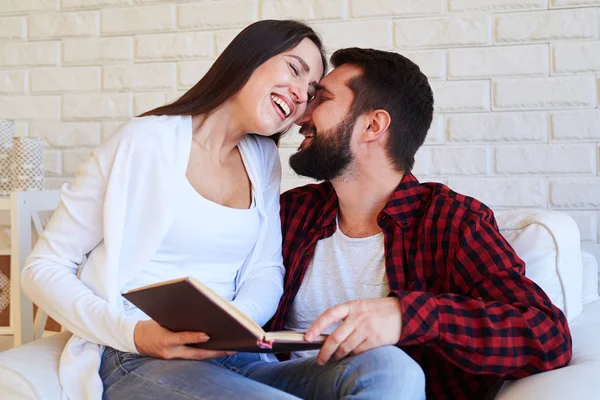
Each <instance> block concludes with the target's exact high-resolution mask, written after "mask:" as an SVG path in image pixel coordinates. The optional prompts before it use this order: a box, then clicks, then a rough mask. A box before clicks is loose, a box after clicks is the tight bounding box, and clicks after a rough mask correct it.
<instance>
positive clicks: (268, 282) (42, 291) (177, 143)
mask: <svg viewBox="0 0 600 400" xmlns="http://www.w3.org/2000/svg"><path fill="white" fill-rule="evenodd" d="M191 143H192V122H191V117H189V116H184V117H179V116H177V117H171V116H168V117H167V116H161V117H154V116H153V117H143V118H134V119H132V120H131V121H129V122H128V123H126V124H125V125H123V126H122V127H121V128H120V129H119V130H118V131H117V132H116V133H115V134H113V135H112V136H111V137H110V138H109V139H108V140H107V141H106V142H105V143H104V144H102V145H101V146H100V147H99V148H98V149H97V150H96V151H95V152H93V153H92V156H91V158H90V159H88V160H87V161H86V162H84V163H83V164H82V166H81V167H80V169H79V170H78V173H77V175H76V178H75V181H74V183H73V184H72V185H64V186H63V188H62V192H61V203H60V205H59V207H58V208H57V210H56V211H55V212H54V214H53V216H52V219H51V220H50V222H49V224H48V226H47V227H46V230H45V232H44V234H43V235H42V236H41V237H40V239H39V241H38V243H37V244H36V246H35V247H34V249H33V251H32V253H31V255H30V256H29V257H28V258H27V260H26V262H25V268H24V270H23V273H22V285H23V289H24V291H25V293H27V295H28V296H29V297H30V298H31V299H32V300H33V301H34V302H35V303H36V304H37V305H38V306H39V307H40V308H42V309H43V310H45V311H46V312H47V313H48V314H49V315H50V316H51V317H52V318H54V319H55V320H57V321H58V322H59V323H60V324H61V325H62V326H64V327H65V328H66V329H68V330H69V331H71V332H73V337H72V338H71V339H70V340H69V342H68V343H67V346H66V347H65V349H64V351H63V354H62V357H61V360H60V366H59V377H60V381H61V385H62V387H63V398H68V399H77V400H79V399H100V398H101V396H102V381H101V379H100V376H99V374H98V369H99V366H100V360H101V357H100V356H101V351H102V350H103V349H104V347H103V346H111V347H114V348H116V349H118V350H121V351H127V352H134V353H135V352H137V349H136V347H135V343H134V340H133V332H134V328H135V325H136V323H137V319H135V318H133V317H131V316H127V315H126V314H125V312H124V309H123V300H122V297H121V295H120V294H121V288H122V287H123V285H124V283H125V282H127V281H128V280H130V279H131V278H132V277H134V276H135V275H136V274H138V273H139V272H140V270H141V269H142V268H144V266H146V265H147V264H148V262H149V261H150V260H151V257H152V256H153V254H154V252H155V251H156V250H157V248H158V246H159V245H160V243H161V242H162V240H163V238H164V237H165V235H166V233H167V231H168V229H169V227H170V224H171V222H172V221H173V217H174V211H175V210H176V209H177V208H178V200H179V197H180V196H177V193H178V191H179V190H180V188H181V185H183V184H187V182H186V181H185V179H187V178H186V177H185V173H186V169H187V164H188V159H189V154H190V150H191ZM239 149H240V153H241V154H242V158H243V160H244V163H245V167H246V170H247V172H248V175H249V177H250V180H251V182H252V184H253V185H254V187H255V188H257V189H258V190H256V191H255V194H256V198H255V201H256V206H257V208H258V210H259V215H260V230H259V235H258V238H257V242H256V245H255V247H254V249H253V251H252V252H251V254H250V256H249V257H248V259H247V261H246V262H245V263H244V265H243V266H242V269H241V270H240V271H239V272H238V275H237V278H236V292H237V293H236V298H235V299H234V301H233V303H234V304H235V305H236V306H237V307H238V308H239V309H240V310H241V311H243V312H244V313H246V314H247V315H248V316H249V317H251V318H252V319H253V320H254V321H256V322H257V323H258V324H259V325H263V324H264V323H266V322H267V320H268V319H269V318H270V317H271V316H272V315H273V314H274V313H275V311H276V308H277V304H278V301H279V298H280V296H281V294H282V292H283V283H282V282H283V274H284V269H283V261H282V257H281V225H280V220H279V185H280V179H281V166H280V162H279V155H278V151H277V148H276V146H275V144H274V142H273V141H272V140H271V139H268V138H261V137H256V136H251V135H247V136H245V137H244V139H243V140H242V141H241V142H240V144H239ZM207 229H210V227H207ZM88 253H89V257H88V258H87V260H86V257H85V256H86V255H87V254H88ZM84 262H85V263H84ZM78 272H79V273H80V279H78V278H77V273H78ZM257 293H258V294H260V296H257V295H256V294H257Z"/></svg>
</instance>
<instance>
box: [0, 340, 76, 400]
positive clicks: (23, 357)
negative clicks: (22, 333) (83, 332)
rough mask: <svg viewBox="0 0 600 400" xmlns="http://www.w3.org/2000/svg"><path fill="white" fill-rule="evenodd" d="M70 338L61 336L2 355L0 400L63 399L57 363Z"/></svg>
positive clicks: (32, 343)
mask: <svg viewBox="0 0 600 400" xmlns="http://www.w3.org/2000/svg"><path fill="white" fill-rule="evenodd" d="M70 337H71V333H70V332H62V333H58V334H55V335H52V336H49V337H45V338H43V339H40V340H36V341H34V342H31V343H27V344H25V345H23V346H19V347H16V348H14V349H10V350H7V351H4V352H2V353H0V393H2V395H1V396H0V397H1V398H2V399H11V400H25V399H38V400H57V399H60V397H61V393H62V389H61V387H60V383H59V381H58V361H59V360H60V355H61V354H62V351H63V348H64V347H65V344H66V343H67V340H69V338H70Z"/></svg>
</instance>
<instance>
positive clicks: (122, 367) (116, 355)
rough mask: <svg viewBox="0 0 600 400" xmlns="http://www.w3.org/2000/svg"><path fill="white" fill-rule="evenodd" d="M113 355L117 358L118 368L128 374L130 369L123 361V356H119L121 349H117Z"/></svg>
mask: <svg viewBox="0 0 600 400" xmlns="http://www.w3.org/2000/svg"><path fill="white" fill-rule="evenodd" d="M113 357H114V358H115V364H116V365H117V368H119V369H120V370H121V372H123V374H125V375H127V374H128V373H129V371H128V370H127V369H126V368H125V367H124V366H123V364H122V363H121V357H119V351H115V352H114V353H113Z"/></svg>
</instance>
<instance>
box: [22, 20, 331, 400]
mask: <svg viewBox="0 0 600 400" xmlns="http://www.w3.org/2000/svg"><path fill="white" fill-rule="evenodd" d="M325 67H326V61H325V57H324V51H323V48H322V45H321V41H320V39H319V38H318V36H317V35H316V34H315V32H314V31H313V30H312V29H311V28H309V27H307V26H306V25H304V24H302V23H299V22H296V21H273V20H270V21H260V22H257V23H255V24H252V25H250V26H249V27H247V28H246V29H244V30H243V31H242V32H241V33H240V34H239V35H238V36H237V37H236V38H235V39H234V40H233V41H232V43H231V44H230V45H229V46H228V47H227V48H226V49H225V51H224V52H223V53H222V54H221V56H220V57H219V58H218V59H217V61H216V62H215V63H214V65H213V66H212V67H211V69H210V70H209V71H208V73H207V74H206V75H205V76H204V77H203V78H202V79H201V80H200V81H199V82H198V83H197V84H196V85H195V86H194V87H193V88H192V89H190V90H189V91H188V92H187V93H185V94H184V95H183V96H182V97H181V98H180V99H178V100H177V101H175V102H174V103H172V104H170V105H166V106H163V107H159V108H157V109H155V110H152V111H150V112H147V113H145V114H143V115H142V116H141V117H139V118H134V119H132V120H131V121H129V122H128V123H126V124H125V125H123V126H122V127H121V128H120V129H119V130H118V132H117V133H115V134H114V135H113V136H111V137H110V138H109V139H108V140H107V141H106V142H105V143H104V144H102V145H101V146H100V147H99V148H98V149H97V151H95V152H94V154H93V155H92V156H91V158H90V159H89V160H87V161H86V162H85V163H83V165H82V166H81V168H80V170H79V171H78V174H77V176H76V179H75V181H74V183H73V184H72V185H65V186H64V187H63V189H62V201H61V204H60V205H59V207H58V209H57V210H56V211H55V213H54V215H53V217H52V219H51V221H50V223H49V224H48V226H47V228H46V230H45V232H44V235H43V236H42V237H41V238H40V240H39V242H38V243H37V245H36V246H35V248H34V249H33V252H32V253H31V255H30V257H29V258H28V259H27V261H26V265H25V268H24V271H23V275H22V284H23V288H24V290H25V292H26V293H27V294H28V295H29V296H30V297H31V299H32V300H33V301H34V302H35V303H36V304H38V305H39V306H40V307H41V308H42V309H44V310H45V311H46V312H47V313H48V314H49V315H50V316H52V317H53V318H54V319H56V320H57V321H58V322H59V323H61V324H62V325H63V326H64V327H65V328H66V329H68V330H69V331H71V332H73V333H74V335H73V337H72V338H71V339H70V341H69V342H68V344H67V346H66V348H65V350H64V352H63V354H62V357H61V360H60V368H59V377H60V380H61V384H62V387H63V390H64V393H65V394H66V396H67V397H68V398H71V399H84V398H85V399H95V398H100V397H101V396H102V393H103V389H104V390H105V393H104V394H105V398H132V397H136V398H137V397H143V398H166V397H168V398H189V397H188V395H187V394H185V393H183V391H182V389H181V387H180V385H179V383H180V382H178V379H180V380H181V379H184V380H186V381H194V380H195V379H198V377H195V376H193V375H185V374H186V373H187V372H190V373H191V372H193V371H194V369H196V370H197V369H198V365H199V362H198V361H180V360H170V361H164V360H165V359H174V358H176V359H184V360H209V359H212V360H211V361H201V362H200V363H202V365H203V366H204V367H206V366H208V365H210V368H212V369H211V371H213V372H214V374H215V379H214V381H219V382H220V384H223V382H221V381H222V379H216V378H217V377H218V376H221V375H222V374H223V373H231V372H230V371H229V370H226V369H225V367H228V368H234V367H235V364H236V361H237V356H230V357H224V356H226V355H228V354H225V353H222V352H214V351H207V350H201V349H195V348H192V347H188V346H186V344H187V343H194V342H201V341H206V340H208V338H207V337H206V335H204V334H203V333H197V332H195V333H194V332H182V333H174V332H170V331H168V330H166V329H164V328H162V327H160V326H159V325H158V324H157V323H155V322H154V321H152V320H149V318H148V317H147V316H145V314H143V313H142V312H141V311H140V310H138V309H136V308H135V307H133V306H132V305H131V304H130V303H127V302H124V300H123V298H122V297H121V293H123V292H124V291H127V290H130V289H132V288H135V287H139V286H143V285H146V284H150V283H155V282H159V281H164V280H168V279H175V278H179V277H185V276H194V277H196V278H198V279H199V280H201V281H203V282H204V283H205V284H207V285H208V286H209V287H211V288H212V289H213V290H215V291H216V292H217V293H219V294H220V295H221V296H223V297H224V298H226V299H227V300H230V301H232V303H233V304H235V305H236V306H237V307H238V308H239V309H240V310H241V311H242V312H244V313H245V314H247V315H248V316H250V317H251V318H252V319H253V320H254V321H256V322H257V323H258V324H259V325H263V324H264V323H266V322H267V320H268V319H269V318H270V317H271V316H272V315H273V314H274V312H275V310H276V307H277V304H278V301H279V297H280V296H281V293H282V279H283V265H282V259H281V230H280V229H281V228H280V222H279V183H280V164H279V158H278V153H277V148H276V139H277V137H278V136H277V135H278V134H279V133H281V132H284V131H285V130H287V129H288V128H289V127H290V126H291V124H292V123H293V122H294V121H295V120H296V119H297V118H299V117H300V116H301V115H302V113H303V112H304V110H305V109H306V105H307V103H308V101H309V100H310V99H311V97H312V95H313V94H314V91H315V89H316V82H318V81H319V79H320V78H321V77H322V76H323V73H324V70H325ZM248 133H253V134H252V135H249V134H248ZM86 255H87V256H88V259H87V261H86V262H85V267H82V268H79V267H80V266H81V265H82V263H83V261H84V259H85V257H86ZM78 273H79V274H80V279H78V278H77V274H78ZM103 350H104V351H103ZM140 354H141V355H140ZM142 355H143V356H142ZM219 357H220V358H219ZM132 358H135V359H136V360H139V361H140V362H141V363H143V364H147V365H145V367H144V368H143V369H142V368H138V369H136V370H135V371H134V372H135V373H129V372H131V371H132V370H127V371H124V369H123V363H124V362H125V361H126V360H128V359H129V360H131V359H132ZM215 358H217V359H216V360H214V359H215ZM153 366H155V367H153ZM207 368H208V367H207ZM99 370H100V372H101V374H99V372H98V371H99ZM153 374H159V378H156V379H155V377H154V375H153ZM100 375H101V376H100ZM184 377H185V378H184ZM232 379H233V378H232ZM252 383H254V385H255V386H256V387H252V390H250V391H254V393H255V396H256V398H266V397H268V396H270V395H269V393H267V392H261V390H266V389H269V388H266V387H265V388H266V389H265V388H261V387H260V386H263V385H260V384H258V383H255V382H252ZM224 384H225V385H227V382H224ZM207 385H208V384H207V383H203V385H201V386H202V387H203V388H205V389H206V390H207V391H211V390H212V389H211V388H209V387H207ZM158 388H160V390H158ZM192 390H196V389H192ZM212 391H213V392H214V390H212ZM279 393H281V392H279ZM244 395H245V396H246V398H250V397H249V396H250V395H249V394H248V393H247V392H245V393H244ZM279 397H280V396H279Z"/></svg>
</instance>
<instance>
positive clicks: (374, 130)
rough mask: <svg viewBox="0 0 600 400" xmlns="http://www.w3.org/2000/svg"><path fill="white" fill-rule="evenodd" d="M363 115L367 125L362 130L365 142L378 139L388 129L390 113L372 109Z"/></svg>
mask: <svg viewBox="0 0 600 400" xmlns="http://www.w3.org/2000/svg"><path fill="white" fill-rule="evenodd" d="M365 117H367V121H366V124H367V126H366V127H365V130H364V132H363V140H364V141H365V142H372V141H376V140H378V139H379V138H380V137H381V135H383V134H384V133H385V132H386V131H387V130H388V128H389V127H390V123H391V122H392V119H391V117H390V114H388V112H387V111H385V110H374V111H372V112H370V113H368V114H367V115H365Z"/></svg>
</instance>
